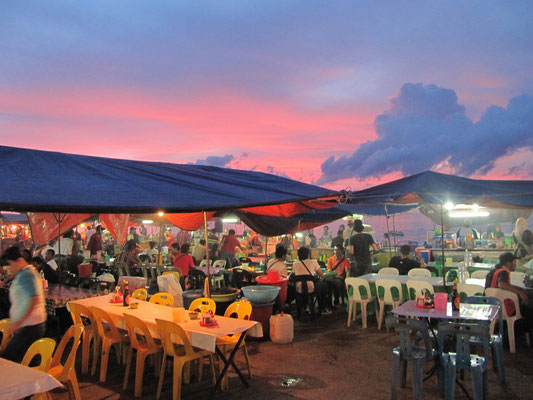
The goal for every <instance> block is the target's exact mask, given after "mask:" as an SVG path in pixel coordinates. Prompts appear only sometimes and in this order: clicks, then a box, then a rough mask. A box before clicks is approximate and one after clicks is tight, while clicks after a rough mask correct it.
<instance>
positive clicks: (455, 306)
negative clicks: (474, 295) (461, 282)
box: [452, 279, 461, 311]
mask: <svg viewBox="0 0 533 400" xmlns="http://www.w3.org/2000/svg"><path fill="white" fill-rule="evenodd" d="M460 304H461V296H459V293H458V292H457V279H456V280H454V281H453V293H452V310H453V311H459V305H460Z"/></svg>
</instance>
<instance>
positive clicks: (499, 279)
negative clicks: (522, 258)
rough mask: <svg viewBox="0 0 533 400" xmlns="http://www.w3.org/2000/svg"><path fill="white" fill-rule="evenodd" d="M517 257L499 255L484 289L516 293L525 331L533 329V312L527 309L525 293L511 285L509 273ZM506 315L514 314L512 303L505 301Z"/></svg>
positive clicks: (504, 254)
mask: <svg viewBox="0 0 533 400" xmlns="http://www.w3.org/2000/svg"><path fill="white" fill-rule="evenodd" d="M516 260H517V257H516V256H515V255H514V254H513V253H509V252H507V253H503V254H500V262H499V263H498V264H496V265H495V266H494V269H493V270H491V271H490V272H489V273H488V274H487V278H486V280H485V288H499V289H503V290H509V291H511V292H513V293H516V294H517V296H518V299H519V301H520V312H521V314H522V318H523V323H524V324H525V326H526V329H527V330H530V329H533V310H532V309H531V308H529V307H528V300H529V297H528V295H527V292H526V291H525V290H524V289H522V288H521V287H518V286H515V285H513V284H511V272H512V271H514V270H515V269H516ZM504 306H505V309H506V310H507V314H509V315H513V314H514V313H515V306H514V303H513V302H512V301H507V299H506V301H505V304H504Z"/></svg>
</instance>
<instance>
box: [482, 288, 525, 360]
mask: <svg viewBox="0 0 533 400" xmlns="http://www.w3.org/2000/svg"><path fill="white" fill-rule="evenodd" d="M485 296H488V297H495V298H497V299H499V300H500V301H501V302H502V304H503V318H505V321H506V322H507V336H508V337H509V350H510V352H511V353H516V346H515V337H514V323H515V322H516V320H519V319H522V314H520V306H519V304H518V296H517V295H516V293H514V292H511V291H509V290H504V289H497V288H487V289H485ZM506 299H509V300H511V301H512V302H513V303H514V306H515V310H516V312H515V314H514V315H507V309H506V308H505V300H506ZM526 343H527V345H528V346H530V342H529V332H526Z"/></svg>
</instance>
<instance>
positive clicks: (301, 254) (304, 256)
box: [292, 246, 331, 314]
mask: <svg viewBox="0 0 533 400" xmlns="http://www.w3.org/2000/svg"><path fill="white" fill-rule="evenodd" d="M310 253H311V251H310V250H309V248H307V247H304V246H302V247H300V248H299V249H298V261H296V262H295V263H294V264H293V265H292V273H293V274H294V275H295V276H299V275H314V274H315V273H316V274H317V275H318V276H320V277H321V278H324V272H322V270H321V269H320V265H318V263H317V262H316V261H315V260H311V259H309V255H310ZM296 283H297V285H296V286H295V291H296V293H302V285H301V282H296ZM307 291H308V293H313V292H315V291H316V295H317V298H318V310H319V312H320V313H323V314H331V310H329V309H328V308H327V296H328V284H327V283H326V282H325V281H318V282H316V287H315V284H314V283H313V282H307Z"/></svg>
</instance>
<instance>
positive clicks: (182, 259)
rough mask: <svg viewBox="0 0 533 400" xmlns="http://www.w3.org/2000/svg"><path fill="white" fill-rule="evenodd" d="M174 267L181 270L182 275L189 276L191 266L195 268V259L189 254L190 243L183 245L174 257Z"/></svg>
mask: <svg viewBox="0 0 533 400" xmlns="http://www.w3.org/2000/svg"><path fill="white" fill-rule="evenodd" d="M173 265H174V268H178V269H180V270H181V275H182V276H189V268H194V260H193V259H192V256H191V255H190V254H189V244H188V243H185V244H184V245H183V246H181V250H180V252H179V253H178V254H176V256H175V257H174V264H173Z"/></svg>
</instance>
